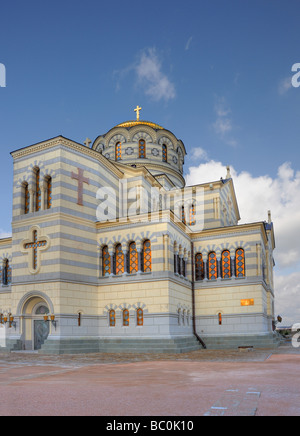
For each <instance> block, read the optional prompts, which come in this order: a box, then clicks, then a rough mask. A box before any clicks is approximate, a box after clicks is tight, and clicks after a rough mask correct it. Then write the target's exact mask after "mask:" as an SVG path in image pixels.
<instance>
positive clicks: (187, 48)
mask: <svg viewBox="0 0 300 436" xmlns="http://www.w3.org/2000/svg"><path fill="white" fill-rule="evenodd" d="M192 40H193V37H192V36H191V37H190V38H189V39H188V41H187V43H186V44H185V50H189V49H190V45H191V42H192Z"/></svg>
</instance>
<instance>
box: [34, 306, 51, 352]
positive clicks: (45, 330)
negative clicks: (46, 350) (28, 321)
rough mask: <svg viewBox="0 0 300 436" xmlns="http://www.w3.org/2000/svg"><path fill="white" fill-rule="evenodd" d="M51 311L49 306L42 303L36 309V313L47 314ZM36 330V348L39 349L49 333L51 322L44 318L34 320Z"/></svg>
mask: <svg viewBox="0 0 300 436" xmlns="http://www.w3.org/2000/svg"><path fill="white" fill-rule="evenodd" d="M48 313H49V309H48V307H46V306H44V305H42V306H38V308H37V309H36V311H35V315H47V314H48ZM33 324H34V327H33V331H34V350H39V349H40V348H41V347H42V345H43V343H44V342H45V340H46V339H47V338H48V335H49V322H46V321H44V320H43V319H34V320H33Z"/></svg>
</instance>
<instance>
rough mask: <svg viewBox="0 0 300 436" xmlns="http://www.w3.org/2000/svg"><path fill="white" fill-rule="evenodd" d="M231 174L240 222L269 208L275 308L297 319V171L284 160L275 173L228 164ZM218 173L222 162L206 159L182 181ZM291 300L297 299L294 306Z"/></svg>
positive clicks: (299, 218)
mask: <svg viewBox="0 0 300 436" xmlns="http://www.w3.org/2000/svg"><path fill="white" fill-rule="evenodd" d="M231 175H232V178H233V182H234V186H235V191H236V196H237V201H238V205H239V210H240V215H241V221H240V223H245V222H249V223H250V222H256V221H265V220H267V217H268V215H267V213H268V210H271V213H272V221H273V223H274V230H275V241H276V249H275V251H274V257H275V262H276V267H275V275H276V277H277V279H276V283H277V284H276V288H275V291H276V295H277V297H278V300H277V307H278V311H279V312H285V313H287V314H288V316H289V317H290V318H293V317H294V318H293V320H294V321H295V322H296V321H297V319H295V314H298V320H299V321H300V319H299V318H300V302H299V297H297V298H298V300H297V299H296V300H295V295H298V294H297V292H298V290H299V285H298V283H299V282H300V272H297V271H300V171H295V170H294V169H293V168H292V166H291V164H290V163H289V162H285V163H283V164H282V165H281V166H280V167H279V168H278V171H277V175H276V177H270V176H268V175H263V176H259V177H254V176H252V175H251V174H250V173H248V172H245V171H244V172H241V173H238V172H237V171H236V170H235V169H234V168H231ZM220 177H223V178H225V177H226V166H225V165H224V164H223V163H221V162H215V161H213V160H210V161H208V162H205V163H201V164H200V165H199V166H197V167H196V166H194V167H190V168H189V172H188V174H187V176H186V182H187V185H195V184H198V183H205V182H210V181H215V180H219V179H220ZM296 278H298V282H297V279H296ZM288 290H289V291H288ZM299 295H300V293H299ZM295 301H298V302H299V304H298V305H297V306H295ZM289 308H290V310H289ZM283 315H284V313H283ZM284 322H285V321H284ZM291 322H292V321H291Z"/></svg>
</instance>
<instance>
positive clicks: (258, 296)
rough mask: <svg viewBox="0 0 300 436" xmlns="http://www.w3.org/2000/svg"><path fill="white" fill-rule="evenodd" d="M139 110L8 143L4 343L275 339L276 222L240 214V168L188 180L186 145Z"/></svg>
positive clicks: (152, 344) (120, 344) (231, 343)
mask: <svg viewBox="0 0 300 436" xmlns="http://www.w3.org/2000/svg"><path fill="white" fill-rule="evenodd" d="M140 111H141V108H140V107H139V106H138V107H137V108H136V109H135V112H136V119H134V120H131V121H126V122H123V123H120V124H118V125H116V126H115V127H113V128H111V129H110V130H109V131H108V132H106V133H104V134H101V135H100V136H98V137H97V138H95V140H94V141H93V142H92V141H91V140H90V139H88V138H87V140H86V141H85V142H84V143H83V144H80V143H78V142H76V141H73V140H71V139H67V138H65V137H63V136H57V137H54V138H52V139H48V140H44V141H42V142H39V143H37V144H33V145H29V146H25V147H23V148H20V149H18V150H15V151H12V152H11V156H12V159H13V214H12V215H13V216H12V230H11V233H12V236H11V237H9V238H5V239H1V240H0V256H1V265H0V266H1V287H0V351H18V350H32V351H33V350H37V351H38V352H39V353H47V354H63V353H69V354H75V353H89V352H93V353H95V352H107V353H109V352H110V353H115V352H117V353H120V352H124V353H125V352H126V353H127V352H136V353H138V352H143V353H168V352H169V353H182V352H188V351H193V350H198V349H201V348H207V349H217V348H219V349H221V348H232V349H238V348H239V347H256V348H259V347H261V348H264V347H275V346H276V345H277V344H278V342H277V337H276V335H275V333H274V287H273V266H274V260H273V250H274V248H275V240H274V230H273V223H272V220H271V214H270V213H269V216H268V219H267V221H260V222H254V223H248V224H239V220H240V215H239V208H238V203H237V198H236V195H235V189H234V183H233V180H232V177H231V174H230V167H228V168H227V174H220V179H219V180H209V181H208V182H207V183H204V184H201V185H196V186H186V183H185V179H184V177H183V166H184V160H185V156H186V148H185V145H184V143H183V142H182V141H181V140H180V139H178V138H177V137H176V136H175V134H174V133H172V132H170V131H169V130H167V129H166V128H164V127H162V126H160V125H158V124H156V123H153V122H150V121H143V120H140Z"/></svg>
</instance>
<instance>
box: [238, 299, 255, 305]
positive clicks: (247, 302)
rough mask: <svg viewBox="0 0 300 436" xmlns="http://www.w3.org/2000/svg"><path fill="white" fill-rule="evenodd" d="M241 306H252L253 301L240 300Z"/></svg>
mask: <svg viewBox="0 0 300 436" xmlns="http://www.w3.org/2000/svg"><path fill="white" fill-rule="evenodd" d="M241 306H254V299H253V298H249V299H247V300H241Z"/></svg>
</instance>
